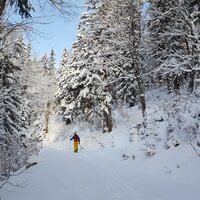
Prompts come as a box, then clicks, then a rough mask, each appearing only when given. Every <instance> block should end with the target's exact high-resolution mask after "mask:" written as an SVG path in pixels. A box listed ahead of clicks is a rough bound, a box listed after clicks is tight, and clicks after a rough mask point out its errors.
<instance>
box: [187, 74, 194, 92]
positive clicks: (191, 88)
mask: <svg viewBox="0 0 200 200" xmlns="http://www.w3.org/2000/svg"><path fill="white" fill-rule="evenodd" d="M194 77H195V73H194V72H192V73H191V75H190V81H189V86H188V90H189V92H190V93H192V92H193V91H194Z"/></svg>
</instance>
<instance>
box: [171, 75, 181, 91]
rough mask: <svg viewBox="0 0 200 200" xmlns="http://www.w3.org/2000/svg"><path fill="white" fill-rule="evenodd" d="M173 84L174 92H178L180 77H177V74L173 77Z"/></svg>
mask: <svg viewBox="0 0 200 200" xmlns="http://www.w3.org/2000/svg"><path fill="white" fill-rule="evenodd" d="M173 84H174V91H175V93H176V94H179V90H180V77H179V75H176V77H175V78H174V81H173Z"/></svg>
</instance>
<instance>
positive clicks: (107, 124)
mask: <svg viewBox="0 0 200 200" xmlns="http://www.w3.org/2000/svg"><path fill="white" fill-rule="evenodd" d="M106 107H107V111H106V110H103V133H106V132H108V133H109V132H111V131H112V127H113V124H112V111H111V106H108V105H106Z"/></svg>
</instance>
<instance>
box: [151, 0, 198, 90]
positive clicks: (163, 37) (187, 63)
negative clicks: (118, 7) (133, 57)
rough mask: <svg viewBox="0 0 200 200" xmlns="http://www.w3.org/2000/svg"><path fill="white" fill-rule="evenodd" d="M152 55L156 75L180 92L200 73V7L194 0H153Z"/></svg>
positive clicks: (189, 86) (192, 83)
mask: <svg viewBox="0 0 200 200" xmlns="http://www.w3.org/2000/svg"><path fill="white" fill-rule="evenodd" d="M149 2H150V8H149V11H150V12H149V17H150V23H149V33H150V50H149V52H150V54H151V55H150V56H151V57H152V58H153V62H152V69H153V73H154V74H155V75H156V78H157V79H159V80H160V81H164V82H165V83H166V84H167V85H168V87H173V88H174V90H175V92H178V90H179V88H180V86H185V81H186V80H187V79H188V89H189V90H190V91H191V92H192V91H193V90H194V86H195V85H194V81H195V77H196V76H197V75H198V74H199V72H198V71H199V52H200V51H199V50H200V49H199V44H200V41H199V34H200V33H199V25H200V23H199V10H200V3H199V2H197V1H194V0H190V1H186V0H169V1H164V0H157V1H149Z"/></svg>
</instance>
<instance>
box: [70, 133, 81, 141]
mask: <svg viewBox="0 0 200 200" xmlns="http://www.w3.org/2000/svg"><path fill="white" fill-rule="evenodd" d="M70 140H74V142H80V138H79V136H78V135H74V136H73V137H72V138H71V139H70Z"/></svg>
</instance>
